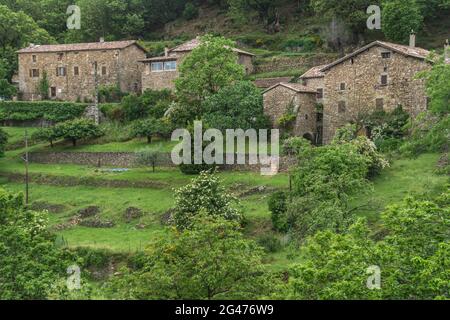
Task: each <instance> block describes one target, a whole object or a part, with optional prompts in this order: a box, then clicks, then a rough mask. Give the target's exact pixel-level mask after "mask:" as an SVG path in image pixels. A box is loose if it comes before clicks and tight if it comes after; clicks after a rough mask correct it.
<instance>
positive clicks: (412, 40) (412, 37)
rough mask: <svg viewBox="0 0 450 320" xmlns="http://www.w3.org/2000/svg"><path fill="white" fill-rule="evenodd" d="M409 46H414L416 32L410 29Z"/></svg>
mask: <svg viewBox="0 0 450 320" xmlns="http://www.w3.org/2000/svg"><path fill="white" fill-rule="evenodd" d="M409 46H410V47H411V48H415V47H416V33H415V32H414V30H411V34H410V36H409Z"/></svg>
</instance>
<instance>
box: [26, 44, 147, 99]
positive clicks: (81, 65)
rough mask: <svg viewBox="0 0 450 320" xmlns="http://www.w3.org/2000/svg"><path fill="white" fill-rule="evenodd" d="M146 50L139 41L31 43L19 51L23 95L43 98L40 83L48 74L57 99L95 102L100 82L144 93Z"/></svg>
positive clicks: (27, 97) (51, 88) (51, 94)
mask: <svg viewBox="0 0 450 320" xmlns="http://www.w3.org/2000/svg"><path fill="white" fill-rule="evenodd" d="M146 53H147V52H146V50H145V49H144V48H143V47H141V46H140V45H139V44H138V43H137V42H136V41H114V42H105V41H103V40H100V42H95V43H78V44H57V45H30V46H29V47H27V48H24V49H22V50H19V51H18V56H19V72H18V82H19V92H20V95H21V96H20V98H21V99H22V100H39V99H41V98H42V97H41V96H40V94H39V90H38V84H39V81H40V80H41V79H42V78H43V75H44V73H46V74H47V78H48V81H49V84H50V88H49V92H48V96H49V98H51V99H55V100H65V101H94V97H95V86H96V83H97V85H98V86H113V85H117V86H119V87H120V89H121V90H122V91H123V92H136V93H138V92H141V88H142V84H141V68H142V64H140V63H139V62H138V61H139V60H142V59H145V57H146ZM95 70H97V72H96V74H95Z"/></svg>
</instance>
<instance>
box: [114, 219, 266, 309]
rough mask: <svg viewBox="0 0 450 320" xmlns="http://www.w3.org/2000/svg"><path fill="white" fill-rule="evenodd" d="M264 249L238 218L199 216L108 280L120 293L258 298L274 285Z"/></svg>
mask: <svg viewBox="0 0 450 320" xmlns="http://www.w3.org/2000/svg"><path fill="white" fill-rule="evenodd" d="M261 258H262V250H261V248H260V247H258V246H257V245H256V244H255V242H253V241H251V240H246V239H245V238H244V237H243V235H242V233H241V232H240V230H239V227H238V225H237V224H236V223H235V222H230V221H226V220H224V219H223V218H217V217H216V218H212V217H208V216H199V217H197V218H196V219H195V221H194V224H193V228H192V229H191V230H186V231H184V232H176V231H173V232H172V234H171V236H169V237H165V238H164V239H162V240H160V241H158V242H157V243H155V244H154V245H152V246H151V247H150V248H149V249H148V250H147V252H146V259H145V260H146V261H145V263H144V267H143V268H142V269H141V270H138V271H137V272H134V273H131V272H129V271H127V270H123V272H124V275H123V276H120V277H117V278H115V279H114V280H113V282H112V283H111V284H110V286H109V288H110V290H109V291H110V292H111V293H112V294H113V297H114V298H120V299H175V300H178V299H209V300H210V299H224V298H227V299H254V298H257V297H260V296H263V295H264V294H267V291H268V289H269V288H270V283H269V281H266V277H265V276H264V269H263V265H262V261H261Z"/></svg>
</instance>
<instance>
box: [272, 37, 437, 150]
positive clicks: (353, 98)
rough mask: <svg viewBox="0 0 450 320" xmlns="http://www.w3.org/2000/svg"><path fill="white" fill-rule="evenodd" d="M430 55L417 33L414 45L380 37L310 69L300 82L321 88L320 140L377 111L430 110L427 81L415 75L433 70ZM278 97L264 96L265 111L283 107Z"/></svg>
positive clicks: (409, 111)
mask: <svg viewBox="0 0 450 320" xmlns="http://www.w3.org/2000/svg"><path fill="white" fill-rule="evenodd" d="M429 54H430V52H429V51H427V50H425V49H422V48H417V47H415V36H414V35H412V36H411V43H410V45H409V46H405V45H399V44H394V43H388V42H382V41H375V42H372V43H370V44H368V45H366V46H364V47H362V48H360V49H358V50H356V51H355V52H353V53H351V54H349V55H346V56H345V57H343V58H341V59H338V60H336V61H334V62H332V63H330V64H328V65H325V66H317V67H314V68H312V69H311V70H309V71H307V72H306V73H305V74H304V75H302V76H301V77H300V82H301V84H302V85H304V86H305V87H308V88H310V89H313V90H315V91H316V92H317V97H316V102H317V103H320V104H321V105H322V107H323V115H322V116H321V117H319V118H318V120H319V121H318V123H317V127H316V130H313V132H315V133H316V136H315V140H316V141H319V142H320V141H321V142H322V143H324V144H327V143H330V142H331V140H332V139H333V137H334V135H335V132H336V130H337V129H338V128H339V127H342V126H344V125H345V124H346V123H348V122H352V121H356V120H357V119H359V118H360V117H361V116H364V115H365V114H370V113H372V112H374V111H376V110H385V111H392V110H394V109H395V108H396V107H397V106H402V107H403V109H404V110H405V111H407V112H408V113H410V115H411V116H413V117H414V116H416V115H417V114H419V113H420V112H423V111H425V110H426V109H427V105H428V102H429V101H428V98H427V96H426V91H425V84H424V81H423V80H422V79H417V78H416V75H417V73H418V72H420V71H424V70H428V69H430V68H431V63H430V62H429V61H428V60H427V57H428V55H429ZM280 97H281V95H280ZM274 100H276V99H273V100H264V101H265V106H264V108H265V110H271V109H274V108H275V109H276V108H280V107H281V106H280V102H278V103H274V102H273V101H274ZM280 100H283V98H280ZM300 109H301V107H300ZM266 112H268V114H270V113H272V114H273V113H274V112H273V111H266ZM302 116H303V115H299V117H302ZM322 117H323V119H322ZM322 128H323V129H322ZM297 130H298V131H299V132H303V131H305V130H306V129H305V130H302V129H300V128H298V129H297ZM308 130H310V127H308ZM321 130H323V137H320V135H321ZM317 135H318V136H319V137H317Z"/></svg>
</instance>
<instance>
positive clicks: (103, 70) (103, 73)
mask: <svg viewBox="0 0 450 320" xmlns="http://www.w3.org/2000/svg"><path fill="white" fill-rule="evenodd" d="M102 75H103V76H104V75H106V67H105V66H103V67H102Z"/></svg>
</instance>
